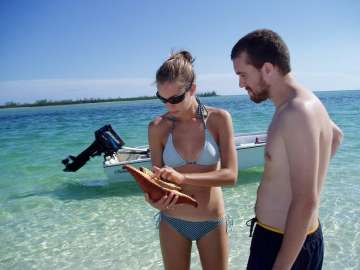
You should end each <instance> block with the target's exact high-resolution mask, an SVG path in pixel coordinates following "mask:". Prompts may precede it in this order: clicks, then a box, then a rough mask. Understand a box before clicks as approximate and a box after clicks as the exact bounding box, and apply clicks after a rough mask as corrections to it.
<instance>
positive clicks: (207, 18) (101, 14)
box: [0, 0, 360, 104]
mask: <svg viewBox="0 0 360 270" xmlns="http://www.w3.org/2000/svg"><path fill="white" fill-rule="evenodd" d="M359 14H360V1H356V0H354V1H347V0H343V1H332V0H328V1H307V0H304V1H254V0H253V1H240V0H237V1H186V0H183V1H156V0H153V1H150V0H149V1H145V0H144V1H135V0H133V1H125V0H118V1H115V0H114V1H110V0H102V1H100V0H97V1H95V0H87V1H85V0H51V1H48V0H28V1H27V0H0V104H3V103H5V102H8V101H15V102H33V101H36V100H39V99H50V100H61V99H78V98H90V97H100V98H107V97H130V96H140V95H153V94H154V91H155V90H154V85H153V81H154V75H155V72H156V70H157V68H158V67H159V65H160V64H161V63H162V62H163V61H164V60H165V59H166V58H167V57H168V56H169V54H170V52H171V51H172V50H179V49H187V50H189V51H190V52H191V53H192V54H193V56H194V57H195V58H196V61H195V69H196V72H197V76H198V81H197V85H198V91H212V90H215V91H217V93H219V94H226V95H227V94H235V95H236V94H241V93H244V91H242V90H240V89H239V88H238V81H237V78H236V76H235V74H234V73H233V69H232V63H231V60H230V57H229V55H230V51H231V48H232V46H233V45H234V44H235V42H236V41H237V40H238V39H239V38H240V37H241V36H243V35H245V34H246V33H248V32H250V31H252V30H255V29H257V28H270V29H273V30H275V31H276V32H278V33H279V34H280V35H281V36H282V37H283V39H284V40H285V42H286V43H287V44H288V47H289V49H290V54H291V62H292V68H293V73H294V75H295V76H296V77H297V78H298V80H299V81H300V82H301V83H302V84H303V85H305V86H307V87H308V88H310V89H312V90H316V91H321V90H343V89H360V66H359V63H360V53H359V49H360V16H359Z"/></svg>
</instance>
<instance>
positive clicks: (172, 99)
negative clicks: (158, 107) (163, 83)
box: [156, 82, 192, 104]
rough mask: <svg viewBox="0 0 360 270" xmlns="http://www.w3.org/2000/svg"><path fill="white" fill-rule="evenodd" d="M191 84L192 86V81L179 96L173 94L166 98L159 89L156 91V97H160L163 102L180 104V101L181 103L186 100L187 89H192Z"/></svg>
mask: <svg viewBox="0 0 360 270" xmlns="http://www.w3.org/2000/svg"><path fill="white" fill-rule="evenodd" d="M191 86H192V82H191V84H190V86H189V87H188V88H186V89H185V91H184V93H182V94H181V95H178V96H172V97H169V98H164V97H162V96H160V94H159V91H157V92H156V97H157V98H158V99H160V100H161V102H162V103H167V102H169V103H170V104H178V103H180V102H182V101H183V100H184V98H185V94H186V92H187V91H189V90H190V88H191Z"/></svg>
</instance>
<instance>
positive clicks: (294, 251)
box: [273, 105, 319, 270]
mask: <svg viewBox="0 0 360 270" xmlns="http://www.w3.org/2000/svg"><path fill="white" fill-rule="evenodd" d="M283 113H284V114H283V118H284V119H282V122H283V127H282V130H281V132H282V137H283V140H284V144H285V149H286V153H287V158H288V164H289V169H290V187H291V198H292V200H291V203H290V207H289V210H288V214H287V220H286V227H285V232H284V238H283V241H282V245H281V248H280V250H279V253H278V255H277V258H276V260H275V263H274V266H273V270H280V269H281V270H283V269H287V270H288V269H291V267H292V265H293V264H294V262H295V260H296V258H297V256H298V254H299V253H300V250H301V247H302V246H303V244H304V241H305V239H306V235H307V231H308V229H309V226H310V222H311V220H312V217H313V215H314V212H315V210H316V209H317V207H318V201H319V197H318V196H319V195H318V192H317V168H318V164H319V141H318V136H317V134H318V131H317V127H316V124H315V123H314V121H313V120H312V118H311V116H310V113H309V112H307V109H306V108H305V106H303V105H298V106H296V107H295V108H289V109H287V111H286V112H283Z"/></svg>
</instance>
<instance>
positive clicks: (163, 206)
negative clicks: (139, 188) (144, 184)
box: [145, 192, 179, 211]
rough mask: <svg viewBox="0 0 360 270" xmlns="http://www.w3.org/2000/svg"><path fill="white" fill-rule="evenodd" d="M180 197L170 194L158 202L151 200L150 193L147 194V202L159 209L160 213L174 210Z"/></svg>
mask: <svg viewBox="0 0 360 270" xmlns="http://www.w3.org/2000/svg"><path fill="white" fill-rule="evenodd" d="M178 198H179V196H178V195H175V193H173V192H170V193H169V194H167V195H165V196H163V197H162V198H161V199H160V200H158V201H157V202H154V201H153V200H151V198H150V196H149V194H148V193H145V200H146V201H147V202H148V203H149V204H150V205H151V206H152V207H154V208H156V209H159V210H160V211H165V210H170V209H174V207H175V204H176V202H177V200H178Z"/></svg>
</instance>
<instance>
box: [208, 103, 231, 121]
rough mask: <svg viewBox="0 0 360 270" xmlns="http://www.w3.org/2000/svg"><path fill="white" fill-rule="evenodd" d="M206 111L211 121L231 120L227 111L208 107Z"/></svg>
mask: <svg viewBox="0 0 360 270" xmlns="http://www.w3.org/2000/svg"><path fill="white" fill-rule="evenodd" d="M206 109H207V111H208V113H209V115H208V118H209V120H210V119H212V120H211V121H218V120H225V119H229V118H230V119H231V115H230V113H229V112H228V111H227V110H225V109H221V108H215V107H208V106H206Z"/></svg>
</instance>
